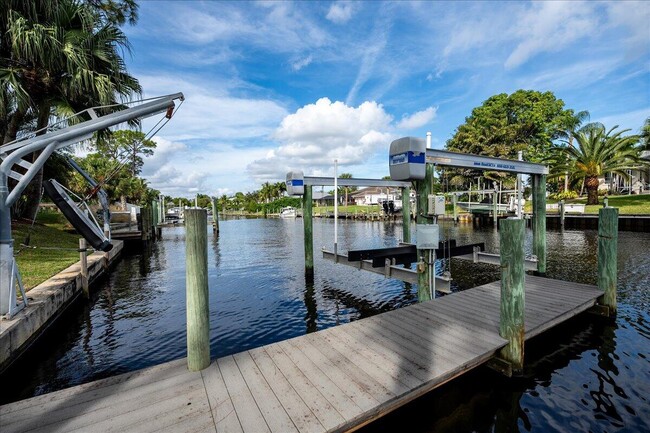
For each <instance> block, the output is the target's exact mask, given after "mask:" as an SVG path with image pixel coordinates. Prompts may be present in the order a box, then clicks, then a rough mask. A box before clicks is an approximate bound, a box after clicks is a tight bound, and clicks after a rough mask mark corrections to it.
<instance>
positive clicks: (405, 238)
mask: <svg viewBox="0 0 650 433" xmlns="http://www.w3.org/2000/svg"><path fill="white" fill-rule="evenodd" d="M402 242H405V243H407V244H408V243H411V188H402Z"/></svg>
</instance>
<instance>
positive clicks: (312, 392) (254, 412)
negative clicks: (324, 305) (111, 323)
mask: <svg viewBox="0 0 650 433" xmlns="http://www.w3.org/2000/svg"><path fill="white" fill-rule="evenodd" d="M525 292H526V294H525V307H526V312H525V332H526V334H525V338H526V339H530V338H532V337H534V336H536V335H538V334H540V333H542V332H544V331H545V330H548V329H549V328H552V327H553V326H555V325H557V324H559V323H561V322H563V321H565V320H567V319H569V318H571V317H573V316H575V315H577V314H579V313H581V312H583V311H585V310H587V309H588V308H590V307H591V306H593V305H595V304H596V300H597V298H598V297H599V296H601V295H602V292H601V291H600V290H598V289H597V288H596V287H594V286H589V285H584V284H577V283H569V282H564V281H558V280H552V279H546V278H541V277H535V276H530V275H527V276H526V289H525ZM499 298H500V285H499V282H494V283H490V284H486V285H483V286H479V287H476V288H473V289H469V290H465V291H462V292H458V293H454V294H451V295H448V296H444V297H442V298H438V299H435V300H433V301H428V302H424V303H420V304H415V305H411V306H408V307H404V308H401V309H398V310H395V311H390V312H387V313H382V314H379V315H376V316H373V317H369V318H366V319H362V320H358V321H354V322H351V323H347V324H344V325H340V326H336V327H333V328H329V329H326V330H323V331H319V332H315V333H311V334H307V335H303V336H300V337H296V338H293V339H290V340H286V341H282V342H279V343H274V344H270V345H267V346H263V347H259V348H256V349H252V350H248V351H245V352H241V353H238V354H235V355H231V356H226V357H223V358H220V359H218V360H216V361H213V362H212V364H211V365H210V366H209V367H208V368H207V369H205V370H203V371H201V372H196V373H192V372H189V371H188V370H187V367H186V361H185V360H184V359H180V360H176V361H172V362H169V363H166V364H162V365H158V366H155V367H151V368H148V369H144V370H140V371H135V372H131V373H126V374H122V375H120V376H115V377H112V378H108V379H103V380H99V381H96V382H91V383H87V384H84V385H80V386H76V387H73V388H69V389H65V390H62V391H57V392H53V393H50V394H44V395H41V396H37V397H33V398H30V399H27V400H22V401H18V402H15V403H11V404H8V405H5V406H0V431H2V432H3V433H10V432H26V431H29V432H45V431H47V432H73V431H102V432H109V431H117V432H121V433H123V432H130V431H133V432H147V431H179V432H181V431H182V432H203V431H216V432H255V433H258V432H282V433H285V432H301V433H311V432H313V433H316V432H339V431H351V430H355V429H358V428H360V427H362V426H363V425H366V424H368V423H370V422H372V421H373V420H375V419H377V418H379V417H381V416H383V415H385V414H387V413H388V412H390V411H392V410H394V409H396V408H398V407H400V406H402V405H404V404H406V403H408V402H410V401H412V400H414V399H415V398H417V397H419V396H421V395H423V394H425V393H427V392H428V391H430V390H432V389H434V388H436V387H438V386H440V385H442V384H444V383H445V382H448V381H449V380H451V379H453V378H455V377H458V376H460V375H462V374H463V373H465V372H466V371H468V370H470V369H472V368H475V367H477V366H479V365H481V364H483V363H484V362H486V361H488V360H489V359H490V358H492V357H493V356H495V354H496V353H497V352H498V350H499V349H500V348H502V347H503V346H505V344H506V340H504V339H502V338H501V337H500V336H499V329H498V328H499V308H500V299H499Z"/></svg>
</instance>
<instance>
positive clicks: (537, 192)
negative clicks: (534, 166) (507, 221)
mask: <svg viewBox="0 0 650 433" xmlns="http://www.w3.org/2000/svg"><path fill="white" fill-rule="evenodd" d="M532 177H533V254H535V255H536V256H537V272H538V273H539V274H541V275H543V274H545V273H546V175H545V174H535V175H533V176H532Z"/></svg>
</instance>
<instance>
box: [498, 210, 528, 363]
mask: <svg viewBox="0 0 650 433" xmlns="http://www.w3.org/2000/svg"><path fill="white" fill-rule="evenodd" d="M500 224H501V227H500V232H501V233H500V254H501V316H500V321H499V335H501V337H503V338H505V339H506V340H508V345H507V346H505V347H504V348H503V349H501V352H500V355H501V358H502V359H503V360H505V361H506V362H508V363H509V364H510V366H511V368H512V370H513V371H514V372H520V371H521V370H522V369H523V366H524V312H525V299H524V298H525V293H524V284H525V278H526V272H525V270H524V239H525V233H526V227H525V222H524V220H523V219H515V218H512V219H511V218H508V219H504V220H501V223H500Z"/></svg>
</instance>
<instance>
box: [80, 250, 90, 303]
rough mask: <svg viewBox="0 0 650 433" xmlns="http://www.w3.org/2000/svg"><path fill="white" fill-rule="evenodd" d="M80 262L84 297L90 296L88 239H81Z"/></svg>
mask: <svg viewBox="0 0 650 433" xmlns="http://www.w3.org/2000/svg"><path fill="white" fill-rule="evenodd" d="M79 264H80V265H81V288H82V289H83V292H84V297H85V298H86V299H88V298H89V297H90V290H89V289H88V251H87V246H86V239H84V238H81V239H79Z"/></svg>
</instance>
